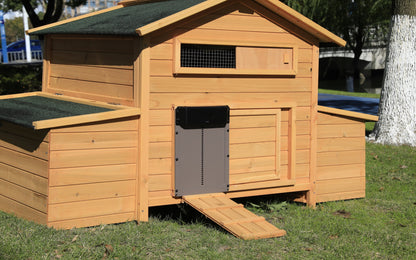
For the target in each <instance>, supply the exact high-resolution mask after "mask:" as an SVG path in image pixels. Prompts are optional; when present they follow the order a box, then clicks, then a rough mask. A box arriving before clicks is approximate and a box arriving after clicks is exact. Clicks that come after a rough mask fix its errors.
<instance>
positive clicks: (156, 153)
mask: <svg viewBox="0 0 416 260" xmlns="http://www.w3.org/2000/svg"><path fill="white" fill-rule="evenodd" d="M172 148H173V147H172V142H159V143H150V144H149V158H150V159H160V158H171V157H172Z"/></svg>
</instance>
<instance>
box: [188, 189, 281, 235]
mask: <svg viewBox="0 0 416 260" xmlns="http://www.w3.org/2000/svg"><path fill="white" fill-rule="evenodd" d="M183 199H184V201H185V202H186V203H187V204H189V205H190V206H192V207H194V208H195V209H197V210H198V211H199V212H201V213H202V214H204V215H205V216H207V217H208V218H210V219H211V220H213V221H214V222H216V223H217V224H219V225H220V226H221V227H223V228H225V229H226V230H227V231H229V232H230V233H232V234H233V235H235V236H236V237H239V238H242V239H260V238H269V237H278V236H284V235H285V234H286V232H285V231H284V230H280V229H278V228H276V227H275V226H273V225H271V224H270V223H267V222H266V220H265V219H264V218H263V217H258V216H256V215H255V214H253V213H251V212H250V211H248V210H246V209H244V207H243V205H241V204H237V203H235V202H234V201H232V200H230V199H228V198H226V197H225V195H224V194H210V195H194V196H184V197H183Z"/></svg>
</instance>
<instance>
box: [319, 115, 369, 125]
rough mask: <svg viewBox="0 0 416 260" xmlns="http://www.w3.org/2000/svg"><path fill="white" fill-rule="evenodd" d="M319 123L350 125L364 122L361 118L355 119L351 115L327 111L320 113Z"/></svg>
mask: <svg viewBox="0 0 416 260" xmlns="http://www.w3.org/2000/svg"><path fill="white" fill-rule="evenodd" d="M318 124H320V125H346V124H348V125H350V124H362V122H361V121H360V120H354V119H352V118H350V117H345V116H340V115H332V114H326V113H322V112H320V113H318Z"/></svg>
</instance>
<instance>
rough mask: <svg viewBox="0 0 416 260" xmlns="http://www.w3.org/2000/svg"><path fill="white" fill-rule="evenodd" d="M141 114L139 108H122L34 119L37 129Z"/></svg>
mask: <svg viewBox="0 0 416 260" xmlns="http://www.w3.org/2000/svg"><path fill="white" fill-rule="evenodd" d="M137 115H140V109H139V108H129V109H120V110H114V111H108V112H101V113H95V114H86V115H80V116H69V117H61V118H56V119H47V120H41V121H34V122H33V126H34V128H35V129H46V128H54V127H61V126H67V125H77V124H85V123H91V122H97V121H106V120H110V119H114V118H123V117H131V116H137Z"/></svg>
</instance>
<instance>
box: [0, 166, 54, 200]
mask: <svg viewBox="0 0 416 260" xmlns="http://www.w3.org/2000/svg"><path fill="white" fill-rule="evenodd" d="M0 179H3V180H6V181H8V182H11V183H14V184H17V185H19V186H21V187H25V188H27V189H29V190H33V191H35V192H37V193H40V194H43V195H48V179H47V178H44V177H40V176H38V175H34V174H32V173H30V172H27V171H23V170H20V169H17V168H15V167H12V166H9V165H6V164H3V163H0Z"/></svg>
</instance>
